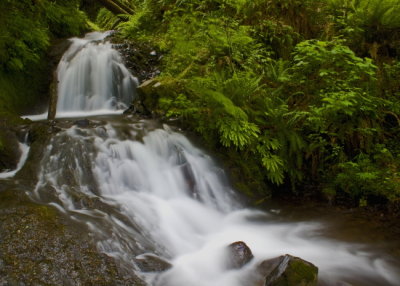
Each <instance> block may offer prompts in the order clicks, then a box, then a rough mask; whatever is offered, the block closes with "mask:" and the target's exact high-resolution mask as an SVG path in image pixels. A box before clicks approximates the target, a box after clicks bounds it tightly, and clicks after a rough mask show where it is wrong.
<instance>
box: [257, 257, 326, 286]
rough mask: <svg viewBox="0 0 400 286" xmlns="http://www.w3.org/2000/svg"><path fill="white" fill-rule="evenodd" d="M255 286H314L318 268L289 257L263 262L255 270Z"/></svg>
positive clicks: (299, 259)
mask: <svg viewBox="0 0 400 286" xmlns="http://www.w3.org/2000/svg"><path fill="white" fill-rule="evenodd" d="M257 272H258V274H259V275H260V277H261V278H260V280H259V281H258V283H257V284H256V285H257V286H261V285H263V286H264V285H265V286H316V285H317V282H318V268H317V267H316V266H315V265H313V264H312V263H310V262H308V261H305V260H303V259H301V258H299V257H294V256H291V255H288V254H286V255H284V256H279V257H277V258H273V259H269V260H265V261H263V262H262V263H260V265H259V266H258V268H257Z"/></svg>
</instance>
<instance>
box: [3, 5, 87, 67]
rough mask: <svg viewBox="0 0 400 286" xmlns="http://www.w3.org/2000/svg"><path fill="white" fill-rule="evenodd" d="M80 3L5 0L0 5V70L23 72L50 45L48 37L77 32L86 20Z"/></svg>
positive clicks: (63, 35) (37, 59)
mask: <svg viewBox="0 0 400 286" xmlns="http://www.w3.org/2000/svg"><path fill="white" fill-rule="evenodd" d="M78 4H79V1H75V0H74V1H61V0H59V1H47V0H41V1H28V0H21V1H16V0H4V1H1V2H0V25H1V27H2V36H1V37H0V62H1V67H0V68H1V69H4V70H8V71H22V70H24V68H25V67H27V66H28V65H31V64H36V63H38V61H39V60H40V58H41V57H42V56H43V54H44V52H45V51H46V49H47V48H48V46H49V40H50V37H51V36H56V37H66V36H70V35H73V34H78V33H80V32H81V31H82V30H83V28H84V27H85V23H86V19H85V17H84V15H83V14H82V13H81V12H79V10H78Z"/></svg>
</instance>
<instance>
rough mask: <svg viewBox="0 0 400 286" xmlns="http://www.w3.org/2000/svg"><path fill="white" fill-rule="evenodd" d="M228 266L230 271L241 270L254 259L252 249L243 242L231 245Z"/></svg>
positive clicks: (229, 246)
mask: <svg viewBox="0 0 400 286" xmlns="http://www.w3.org/2000/svg"><path fill="white" fill-rule="evenodd" d="M227 250H228V256H227V266H228V269H239V268H242V267H243V266H244V265H246V264H247V263H249V262H250V261H251V260H252V259H253V253H252V252H251V249H250V248H249V247H248V246H247V244H246V243H244V242H243V241H237V242H234V243H231V244H230V245H228V247H227Z"/></svg>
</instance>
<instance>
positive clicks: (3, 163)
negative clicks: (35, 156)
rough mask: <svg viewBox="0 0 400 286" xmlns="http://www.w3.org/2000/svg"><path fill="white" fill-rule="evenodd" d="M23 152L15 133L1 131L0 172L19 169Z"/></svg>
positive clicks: (5, 130) (6, 130)
mask: <svg viewBox="0 0 400 286" xmlns="http://www.w3.org/2000/svg"><path fill="white" fill-rule="evenodd" d="M20 155H21V151H20V149H19V144H18V138H17V135H16V134H15V132H13V131H11V130H8V129H3V128H1V129H0V172H2V171H5V170H13V169H15V168H16V167H17V164H18V161H19V157H20Z"/></svg>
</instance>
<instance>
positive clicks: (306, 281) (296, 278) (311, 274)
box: [286, 259, 318, 286]
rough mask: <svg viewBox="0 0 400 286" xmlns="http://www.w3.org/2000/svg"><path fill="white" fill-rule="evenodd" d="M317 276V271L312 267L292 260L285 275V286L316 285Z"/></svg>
mask: <svg viewBox="0 0 400 286" xmlns="http://www.w3.org/2000/svg"><path fill="white" fill-rule="evenodd" d="M317 274H318V269H317V268H316V267H315V266H314V265H312V264H308V263H305V262H304V261H301V260H296V259H293V260H291V261H290V262H289V267H288V270H287V273H286V277H287V284H286V285H288V286H289V285H299V286H306V285H307V286H314V285H317Z"/></svg>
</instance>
